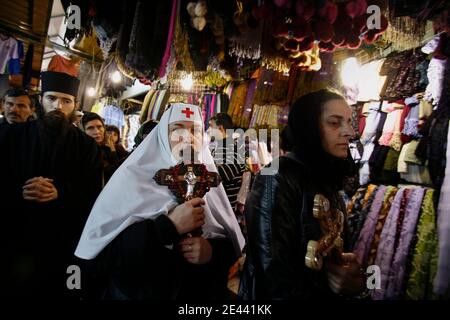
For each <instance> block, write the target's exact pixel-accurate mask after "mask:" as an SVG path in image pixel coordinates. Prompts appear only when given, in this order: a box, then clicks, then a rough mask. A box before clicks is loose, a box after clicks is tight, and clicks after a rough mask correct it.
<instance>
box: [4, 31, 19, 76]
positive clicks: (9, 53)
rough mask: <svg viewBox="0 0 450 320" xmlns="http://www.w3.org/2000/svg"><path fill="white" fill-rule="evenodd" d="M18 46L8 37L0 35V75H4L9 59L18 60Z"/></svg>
mask: <svg viewBox="0 0 450 320" xmlns="http://www.w3.org/2000/svg"><path fill="white" fill-rule="evenodd" d="M18 46H19V44H18V42H17V40H16V39H15V38H13V37H11V36H9V35H6V34H3V33H0V74H5V73H6V71H7V70H6V69H7V66H8V63H9V61H10V60H11V59H18V58H19V50H18V49H19V48H18Z"/></svg>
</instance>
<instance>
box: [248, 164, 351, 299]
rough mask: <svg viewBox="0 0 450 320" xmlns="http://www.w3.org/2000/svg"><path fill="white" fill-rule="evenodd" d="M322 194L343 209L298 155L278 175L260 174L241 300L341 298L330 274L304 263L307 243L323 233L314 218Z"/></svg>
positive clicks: (251, 206) (252, 198) (251, 204)
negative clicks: (332, 287) (316, 198)
mask: <svg viewBox="0 0 450 320" xmlns="http://www.w3.org/2000/svg"><path fill="white" fill-rule="evenodd" d="M318 193H322V194H323V195H325V196H326V197H327V198H328V199H329V200H330V202H331V205H332V206H333V207H336V206H337V207H338V208H340V209H341V210H342V205H341V203H342V202H341V201H340V200H339V197H338V194H337V192H336V189H335V188H331V187H330V186H329V185H326V184H320V183H319V182H318V180H317V179H315V177H314V172H311V170H310V169H309V170H308V167H307V166H305V165H304V164H303V163H302V162H300V161H299V160H298V159H296V158H294V156H291V157H281V158H280V161H279V169H278V172H277V173H276V174H274V175H265V176H262V175H258V176H257V177H256V179H255V182H254V184H253V187H252V191H251V193H250V195H249V197H248V198H247V201H246V205H245V207H246V210H245V218H246V222H247V230H248V243H247V258H246V262H245V265H244V271H243V275H242V277H241V283H240V288H239V297H240V298H241V299H250V300H255V299H258V300H260V299H312V298H319V297H320V298H321V299H323V298H335V297H336V296H335V295H334V294H333V293H332V292H331V290H330V289H329V286H328V283H327V279H326V274H325V272H324V271H323V270H322V271H313V270H311V269H309V268H307V267H306V266H305V255H306V250H307V244H308V241H309V240H318V239H319V238H320V237H321V231H320V226H319V223H318V221H317V219H315V218H314V217H313V204H314V196H315V195H316V194H318ZM343 212H345V211H343Z"/></svg>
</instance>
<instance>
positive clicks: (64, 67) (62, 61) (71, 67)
mask: <svg viewBox="0 0 450 320" xmlns="http://www.w3.org/2000/svg"><path fill="white" fill-rule="evenodd" d="M47 70H48V71H55V72H63V73H67V74H69V75H71V76H72V77H75V78H76V77H78V74H79V72H80V61H79V60H72V59H69V58H66V57H63V56H60V55H58V54H55V55H54V56H53V57H52V58H51V59H50V63H49V64H48V68H47Z"/></svg>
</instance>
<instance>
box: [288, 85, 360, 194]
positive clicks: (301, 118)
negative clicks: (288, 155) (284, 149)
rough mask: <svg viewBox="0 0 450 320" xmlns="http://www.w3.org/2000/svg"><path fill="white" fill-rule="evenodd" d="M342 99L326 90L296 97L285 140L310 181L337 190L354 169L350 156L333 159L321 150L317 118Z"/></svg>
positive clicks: (318, 120) (333, 157)
mask: <svg viewBox="0 0 450 320" xmlns="http://www.w3.org/2000/svg"><path fill="white" fill-rule="evenodd" d="M336 99H338V100H344V98H343V97H342V96H341V95H339V94H337V93H335V92H332V91H330V90H328V89H323V90H319V91H316V92H312V93H309V94H306V95H304V96H302V97H300V98H299V99H298V100H297V101H296V102H295V103H294V104H293V105H292V108H291V111H290V113H289V119H288V126H287V129H286V131H287V132H286V136H287V138H288V140H289V142H290V144H291V145H292V146H293V148H292V152H293V153H294V154H295V156H296V157H297V158H298V159H299V160H301V161H302V162H303V163H304V164H305V165H306V166H307V167H308V170H307V171H308V173H310V174H311V175H312V177H313V179H314V180H317V181H320V182H321V183H325V184H327V185H330V186H331V187H333V188H336V189H341V188H342V183H343V179H344V177H345V176H349V175H352V174H354V173H355V171H356V165H355V163H354V161H353V159H352V157H351V155H350V153H348V156H347V158H346V159H341V158H337V157H335V156H332V155H331V154H329V153H327V152H325V150H323V147H322V134H321V130H320V117H321V114H322V110H323V106H324V104H325V103H327V102H328V101H330V100H336Z"/></svg>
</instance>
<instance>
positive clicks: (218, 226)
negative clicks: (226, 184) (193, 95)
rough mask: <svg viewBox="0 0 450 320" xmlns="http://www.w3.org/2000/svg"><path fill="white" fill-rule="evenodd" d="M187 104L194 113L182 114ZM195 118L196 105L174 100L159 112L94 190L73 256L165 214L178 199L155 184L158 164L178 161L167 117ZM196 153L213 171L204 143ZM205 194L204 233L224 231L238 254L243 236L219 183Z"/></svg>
mask: <svg viewBox="0 0 450 320" xmlns="http://www.w3.org/2000/svg"><path fill="white" fill-rule="evenodd" d="M183 108H184V109H183ZM186 108H189V109H192V110H193V111H194V112H195V113H194V116H193V117H192V118H191V117H190V115H187V118H189V119H186V118H185V119H182V118H180V117H182V114H183V113H182V112H184V111H183V110H186ZM195 119H197V120H198V119H200V123H202V121H201V116H200V110H199V107H198V106H194V105H188V104H181V103H178V104H174V105H172V106H171V107H170V108H169V109H168V110H167V111H166V112H165V113H164V114H163V116H162V118H161V121H160V122H159V124H158V125H157V126H156V127H155V129H153V131H152V132H151V133H150V134H149V135H148V136H147V137H146V138H145V139H144V141H142V143H141V144H140V145H139V146H138V148H136V150H134V151H133V153H132V154H131V155H130V156H129V157H128V159H127V160H126V161H125V162H124V163H123V164H122V166H121V167H120V168H119V169H117V171H116V172H115V173H114V175H113V176H112V177H111V179H110V180H109V182H108V184H107V185H106V186H105V188H104V189H103V191H102V192H101V193H100V195H99V196H98V198H97V200H96V202H95V204H94V207H93V208H92V211H91V213H90V215H89V218H88V220H87V222H86V225H85V227H84V230H83V233H82V235H81V238H80V241H79V243H78V246H77V248H76V251H75V255H76V256H77V257H79V258H82V259H88V260H89V259H93V258H95V257H96V256H97V255H98V254H99V253H100V252H101V251H102V250H103V249H104V248H105V247H106V246H107V245H108V244H109V243H110V242H111V241H112V240H113V239H114V238H115V237H117V235H119V234H120V232H122V231H123V230H124V229H126V228H127V227H128V226H130V225H131V224H133V223H136V222H140V221H142V220H144V219H155V218H156V217H158V216H159V215H161V214H168V212H169V210H171V209H172V208H174V207H175V206H176V205H177V202H176V199H175V196H174V195H173V194H172V193H171V192H170V190H169V189H168V187H167V186H160V185H158V184H157V183H156V182H155V181H154V180H153V177H154V175H155V173H156V172H157V171H158V170H160V169H168V168H169V167H172V166H174V165H176V164H177V161H176V159H175V158H174V157H173V155H172V153H171V148H170V144H169V138H168V126H169V123H172V122H174V121H176V120H184V121H195V122H197V121H196V120H195ZM202 129H203V124H202ZM200 156H201V158H202V159H203V163H204V164H205V165H206V167H207V169H208V171H210V172H217V169H216V166H215V164H214V162H213V159H212V156H211V153H210V151H209V149H208V147H207V144H206V143H203V145H202V151H201V154H200ZM203 199H204V200H205V202H206V204H205V205H204V206H203V207H204V209H205V224H204V225H203V226H202V229H203V235H202V236H203V237H204V238H225V237H228V238H229V239H230V240H231V241H232V243H233V245H234V248H235V251H236V253H237V254H238V255H240V253H241V250H242V248H243V246H244V243H245V240H244V237H243V235H242V232H241V230H240V227H239V225H238V223H237V220H236V217H235V215H234V213H233V210H232V209H231V206H230V203H229V201H228V198H227V195H226V193H225V190H224V188H223V186H222V184H220V185H219V186H218V187H214V188H211V190H210V191H209V192H208V193H207V194H206V195H205V197H204V198H203Z"/></svg>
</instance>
